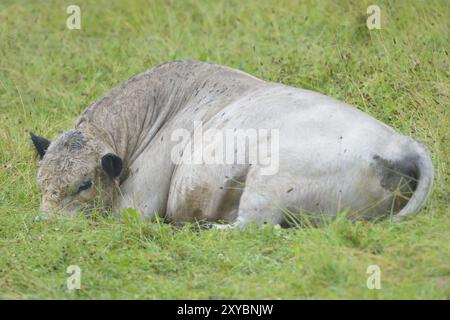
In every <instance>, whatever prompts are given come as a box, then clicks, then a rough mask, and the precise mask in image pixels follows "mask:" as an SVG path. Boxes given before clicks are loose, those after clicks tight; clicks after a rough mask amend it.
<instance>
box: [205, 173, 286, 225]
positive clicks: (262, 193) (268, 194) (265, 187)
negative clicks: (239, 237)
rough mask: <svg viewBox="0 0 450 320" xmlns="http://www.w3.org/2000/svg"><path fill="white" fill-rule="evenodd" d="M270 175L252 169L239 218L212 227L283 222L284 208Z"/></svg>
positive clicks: (242, 197)
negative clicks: (272, 187)
mask: <svg viewBox="0 0 450 320" xmlns="http://www.w3.org/2000/svg"><path fill="white" fill-rule="evenodd" d="M272 178H273V177H272ZM268 179H269V177H267V176H262V175H260V174H259V173H258V171H257V169H256V168H255V169H254V170H250V172H249V174H248V176H247V179H246V182H245V185H243V188H244V191H243V193H242V196H241V198H240V200H239V208H238V213H237V218H236V220H235V221H234V222H232V223H230V224H210V225H209V227H210V228H214V229H220V230H230V229H242V228H243V227H244V226H245V225H247V224H257V225H265V224H273V225H276V224H281V223H283V222H284V220H285V219H284V214H283V209H282V208H281V207H280V200H281V199H279V197H278V196H277V192H275V190H271V189H270V188H271V186H273V184H270V183H269V182H268V181H267V180H268Z"/></svg>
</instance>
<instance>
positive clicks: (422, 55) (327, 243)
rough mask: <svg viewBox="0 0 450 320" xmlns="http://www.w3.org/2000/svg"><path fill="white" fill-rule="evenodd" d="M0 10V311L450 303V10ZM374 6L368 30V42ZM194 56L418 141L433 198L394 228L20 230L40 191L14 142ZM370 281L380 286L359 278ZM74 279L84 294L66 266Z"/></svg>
mask: <svg viewBox="0 0 450 320" xmlns="http://www.w3.org/2000/svg"><path fill="white" fill-rule="evenodd" d="M74 2H76V4H78V5H80V7H81V17H82V29H81V30H72V31H70V30H68V29H67V28H66V27H65V23H66V18H67V14H66V12H65V10H66V6H67V5H69V4H72V2H71V1H69V2H67V1H31V0H30V1H17V0H14V1H13V0H6V1H5V0H3V1H1V3H0V121H1V122H0V123H1V126H0V298H20V299H22V298H30V299H34V298H44V299H51V298H64V299H65V298H67V299H78V298H150V299H153V298H274V299H275V298H295V299H297V298H352V299H359V298H364V299H365V298H418V299H421V298H435V299H448V298H450V216H449V191H450V185H449V184H450V183H449V171H448V165H449V147H448V144H449V141H450V126H449V123H450V119H449V118H450V112H449V106H450V99H449V95H450V85H449V78H450V74H449V69H450V59H449V53H450V48H449V43H450V42H449V34H448V32H449V29H450V25H449V20H448V16H449V12H450V7H449V6H450V4H449V2H448V1H446V0H442V1H379V0H377V1H375V2H374V1H351V2H350V1H320V2H315V1H298V2H297V1H284V2H279V1H275V0H273V1H269V0H267V1H266V0H254V1H238V0H233V1H225V0H223V1H167V0H165V1H162V0H161V1H154V0H152V1H130V3H128V4H126V3H125V2H124V1H106V0H103V1H74ZM373 3H376V4H378V5H379V6H380V8H381V14H382V29H381V30H373V31H369V30H368V29H367V28H366V24H365V20H366V8H367V6H368V5H369V4H373ZM175 59H195V60H203V61H210V62H215V63H219V64H225V65H228V66H231V67H235V68H240V69H242V70H244V71H246V72H249V73H252V74H254V75H255V76H258V77H260V78H263V79H266V80H271V81H277V82H282V83H285V84H288V85H292V86H297V87H304V88H308V89H313V90H316V91H319V92H322V93H325V94H327V95H330V96H334V97H336V98H338V99H341V100H344V101H346V102H348V103H351V104H354V105H357V106H358V107H359V108H360V109H361V110H363V111H365V112H367V113H369V114H371V115H373V116H374V117H376V118H377V119H379V120H381V121H383V122H385V123H387V124H388V125H390V126H392V127H394V128H396V129H397V130H398V131H399V132H401V133H403V134H407V135H411V136H414V137H416V138H417V139H418V140H420V141H422V142H424V143H425V144H426V145H427V146H428V147H429V149H430V150H431V153H432V158H433V162H434V165H435V176H436V179H435V186H434V191H433V194H432V197H431V199H430V200H429V202H428V204H427V206H426V208H425V209H424V210H423V211H422V212H421V213H420V215H419V216H417V217H414V218H413V219H411V220H409V221H406V222H402V223H399V224H392V223H390V222H389V221H384V222H380V223H356V224H351V223H350V222H348V221H346V220H345V219H338V220H337V221H334V222H332V223H329V224H327V225H325V226H323V227H321V228H296V229H289V230H279V229H276V228H273V227H267V228H264V229H259V228H250V229H249V230H246V231H242V232H221V231H216V230H211V231H203V232H195V231H192V228H189V227H186V228H183V229H181V230H178V231H175V232H174V231H173V230H172V227H171V226H170V225H165V224H159V223H157V222H153V223H150V222H140V221H135V220H133V219H128V220H127V219H125V220H114V219H113V218H95V219H87V218H83V217H79V218H75V219H71V220H67V219H59V220H54V221H48V222H40V223H34V222H33V218H34V217H35V216H36V215H37V213H38V210H39V209H38V208H39V200H40V194H39V190H38V188H37V185H36V183H35V174H36V167H37V158H36V156H35V153H34V150H33V148H32V146H31V144H30V141H29V137H28V134H27V130H30V129H31V130H33V131H35V132H37V133H40V134H43V135H45V136H48V137H51V138H52V137H55V136H56V135H57V134H58V132H60V131H61V130H65V129H67V128H70V127H71V125H72V124H73V122H74V120H75V118H76V117H77V115H78V114H79V113H80V112H81V111H82V110H83V109H84V108H86V106H87V105H88V104H90V103H91V102H93V101H94V100H96V99H97V98H99V97H100V96H101V95H102V94H104V93H105V92H106V91H108V90H109V89H111V88H113V87H114V86H115V85H117V84H119V83H121V82H123V81H125V80H126V79H128V78H129V77H131V76H132V75H134V74H136V73H138V72H140V71H142V70H144V69H146V68H148V67H151V66H154V65H156V64H159V63H161V62H164V61H168V60H175ZM372 264H376V265H378V266H379V267H380V268H381V285H382V289H381V290H369V289H367V287H366V280H367V276H368V275H367V274H366V269H367V267H368V266H369V265H372ZM69 265H79V266H80V267H81V269H82V279H81V285H82V288H81V290H78V291H69V290H68V289H67V287H66V279H67V274H66V273H65V272H66V268H67V267H68V266H69Z"/></svg>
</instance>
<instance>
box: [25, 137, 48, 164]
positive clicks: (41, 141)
mask: <svg viewBox="0 0 450 320" xmlns="http://www.w3.org/2000/svg"><path fill="white" fill-rule="evenodd" d="M30 136H31V141H33V144H34V147H35V148H36V151H37V153H38V154H39V157H40V158H41V159H42V158H43V157H44V154H45V152H46V151H47V149H48V146H49V145H50V141H49V140H47V139H45V138H43V137H39V136H37V135H35V134H34V133H33V132H30Z"/></svg>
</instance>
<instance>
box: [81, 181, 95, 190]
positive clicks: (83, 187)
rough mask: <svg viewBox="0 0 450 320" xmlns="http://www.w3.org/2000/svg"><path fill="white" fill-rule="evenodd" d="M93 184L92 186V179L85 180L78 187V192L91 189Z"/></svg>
mask: <svg viewBox="0 0 450 320" xmlns="http://www.w3.org/2000/svg"><path fill="white" fill-rule="evenodd" d="M91 186H92V181H91V180H87V181H84V182H83V183H82V184H81V185H80V187H79V188H78V192H81V191H83V190H87V189H89V188H90V187H91Z"/></svg>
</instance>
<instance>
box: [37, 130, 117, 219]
mask: <svg viewBox="0 0 450 320" xmlns="http://www.w3.org/2000/svg"><path fill="white" fill-rule="evenodd" d="M30 134H31V140H32V141H33V144H34V146H35V147H36V150H37V152H38V154H39V156H40V158H41V161H40V162H39V169H38V173H37V183H38V185H39V187H40V188H41V190H42V201H41V215H42V216H44V217H49V216H52V215H54V214H67V215H72V214H74V213H76V212H79V211H86V210H87V211H89V210H90V209H92V207H93V205H94V203H95V200H96V199H100V200H101V202H102V203H104V204H106V205H111V203H112V197H113V191H114V186H115V179H116V178H117V177H119V176H120V173H121V172H122V159H121V158H120V157H119V156H117V155H115V154H113V153H104V152H103V150H104V148H102V147H101V145H99V143H98V142H97V141H96V140H95V139H93V138H92V137H89V136H87V135H85V134H84V133H83V132H81V131H78V130H70V131H67V132H64V133H63V134H61V135H60V136H59V137H58V138H56V139H55V140H54V141H53V142H50V141H49V140H47V139H45V138H42V137H39V136H36V135H34V134H33V133H30Z"/></svg>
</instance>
